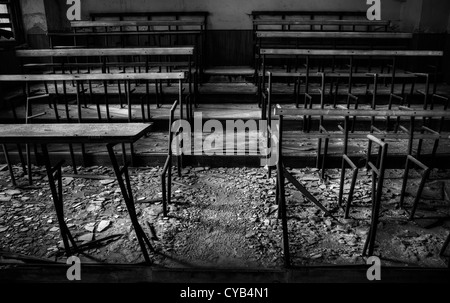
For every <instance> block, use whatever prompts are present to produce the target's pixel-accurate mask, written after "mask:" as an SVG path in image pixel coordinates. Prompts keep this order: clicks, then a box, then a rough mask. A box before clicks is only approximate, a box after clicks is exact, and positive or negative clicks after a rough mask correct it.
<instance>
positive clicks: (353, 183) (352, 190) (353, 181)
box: [345, 168, 358, 219]
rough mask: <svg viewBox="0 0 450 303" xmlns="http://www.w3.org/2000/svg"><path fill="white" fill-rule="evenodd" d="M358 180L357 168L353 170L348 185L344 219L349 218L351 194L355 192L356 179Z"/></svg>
mask: <svg viewBox="0 0 450 303" xmlns="http://www.w3.org/2000/svg"><path fill="white" fill-rule="evenodd" d="M357 178H358V168H353V173H352V183H351V185H350V192H349V193H348V199H347V205H346V207H345V219H348V218H349V216H350V207H351V205H352V202H353V194H354V192H355V185H356V179H357Z"/></svg>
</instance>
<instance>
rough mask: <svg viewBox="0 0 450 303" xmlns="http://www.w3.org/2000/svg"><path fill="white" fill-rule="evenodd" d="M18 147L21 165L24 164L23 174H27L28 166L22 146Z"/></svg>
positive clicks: (18, 145)
mask: <svg viewBox="0 0 450 303" xmlns="http://www.w3.org/2000/svg"><path fill="white" fill-rule="evenodd" d="M16 146H17V151H18V152H19V158H20V163H21V164H22V170H23V173H24V174H25V173H26V171H27V166H26V165H25V158H24V156H23V152H22V146H21V145H20V144H17V145H16Z"/></svg>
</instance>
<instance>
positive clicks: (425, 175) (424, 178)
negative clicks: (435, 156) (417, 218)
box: [409, 168, 431, 220]
mask: <svg viewBox="0 0 450 303" xmlns="http://www.w3.org/2000/svg"><path fill="white" fill-rule="evenodd" d="M430 172H431V170H430V169H429V168H427V169H426V170H425V171H424V173H423V175H422V180H421V181H420V185H419V188H418V190H417V194H416V198H415V199H414V204H413V208H412V209H411V214H410V216H409V219H410V220H413V219H414V215H415V214H416V210H417V206H418V205H419V201H420V198H421V196H422V192H423V188H424V187H425V183H426V182H427V179H428V177H429V176H430Z"/></svg>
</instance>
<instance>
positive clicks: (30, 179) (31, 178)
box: [25, 144, 33, 185]
mask: <svg viewBox="0 0 450 303" xmlns="http://www.w3.org/2000/svg"><path fill="white" fill-rule="evenodd" d="M25 153H26V157H27V174H28V183H29V184H30V185H32V184H33V172H32V170H31V151H30V145H29V144H26V145H25Z"/></svg>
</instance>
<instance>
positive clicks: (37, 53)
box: [16, 46, 194, 57]
mask: <svg viewBox="0 0 450 303" xmlns="http://www.w3.org/2000/svg"><path fill="white" fill-rule="evenodd" d="M193 54H194V47H193V46H183V47H145V48H142V47H136V48H84V49H82V48H74V49H32V50H31V49H27V50H17V51H16V56H17V57H65V56H67V57H68V56H72V57H90V56H91V57H93V56H161V55H167V56H174V55H183V56H188V55H193Z"/></svg>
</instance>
